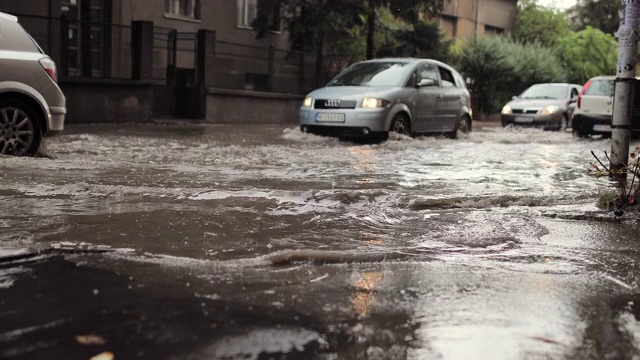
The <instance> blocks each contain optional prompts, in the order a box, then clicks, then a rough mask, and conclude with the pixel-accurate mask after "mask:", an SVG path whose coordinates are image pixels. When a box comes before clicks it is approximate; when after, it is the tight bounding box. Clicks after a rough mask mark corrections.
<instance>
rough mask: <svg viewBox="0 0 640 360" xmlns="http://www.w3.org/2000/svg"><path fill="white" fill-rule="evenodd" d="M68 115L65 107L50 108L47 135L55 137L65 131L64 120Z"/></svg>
mask: <svg viewBox="0 0 640 360" xmlns="http://www.w3.org/2000/svg"><path fill="white" fill-rule="evenodd" d="M66 114H67V109H66V108H65V107H55V106H52V107H50V108H49V118H48V119H47V135H53V134H56V133H59V132H61V131H62V130H64V119H65V116H66Z"/></svg>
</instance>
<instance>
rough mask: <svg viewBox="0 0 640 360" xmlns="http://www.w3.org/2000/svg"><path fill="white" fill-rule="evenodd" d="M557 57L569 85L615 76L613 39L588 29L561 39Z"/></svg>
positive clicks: (615, 51)
mask: <svg viewBox="0 0 640 360" xmlns="http://www.w3.org/2000/svg"><path fill="white" fill-rule="evenodd" d="M556 53H557V54H558V58H559V59H560V62H561V63H562V65H563V66H564V68H565V69H567V74H568V80H569V81H571V82H574V83H578V84H583V83H585V82H586V81H587V80H588V79H589V78H591V77H594V76H597V75H615V73H616V63H617V60H618V43H617V42H616V39H615V38H614V37H613V36H611V35H609V34H605V33H604V32H602V31H600V30H598V29H594V28H592V27H590V26H587V27H586V29H584V30H582V31H578V32H575V33H571V34H569V35H568V36H565V37H564V38H562V39H560V41H559V43H558V46H557V49H556Z"/></svg>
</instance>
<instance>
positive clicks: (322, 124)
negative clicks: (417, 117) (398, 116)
mask: <svg viewBox="0 0 640 360" xmlns="http://www.w3.org/2000/svg"><path fill="white" fill-rule="evenodd" d="M318 114H322V115H324V114H333V115H335V116H337V117H340V120H333V121H322V120H319V119H318V116H319V115H318ZM333 115H332V116H333ZM388 117H389V109H388V108H381V109H335V110H323V109H311V108H301V109H300V112H299V117H298V118H299V122H300V127H301V128H303V127H306V128H308V129H314V130H319V131H322V130H323V129H324V131H329V130H331V129H334V130H335V132H338V133H339V132H341V131H343V132H346V133H354V134H357V133H358V132H360V133H362V134H363V135H366V134H365V133H367V132H384V131H388V130H389V128H388V126H389V124H388V121H387V119H388ZM329 132H331V131H329Z"/></svg>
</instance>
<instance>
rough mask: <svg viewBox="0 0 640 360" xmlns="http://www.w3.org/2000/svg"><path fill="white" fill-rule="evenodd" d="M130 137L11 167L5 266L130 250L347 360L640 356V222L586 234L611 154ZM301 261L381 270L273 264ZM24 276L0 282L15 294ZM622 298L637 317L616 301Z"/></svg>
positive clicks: (555, 148) (497, 133) (443, 142)
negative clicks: (291, 254) (298, 322)
mask: <svg viewBox="0 0 640 360" xmlns="http://www.w3.org/2000/svg"><path fill="white" fill-rule="evenodd" d="M123 126H124V125H123ZM124 127H125V129H121V128H117V127H114V128H108V127H96V128H92V127H79V128H78V129H80V130H83V131H86V132H87V133H81V132H82V131H79V132H73V131H70V132H67V133H65V134H62V135H61V136H59V137H56V138H51V139H49V140H48V141H49V144H48V147H49V151H50V152H51V153H52V154H53V156H54V159H42V158H39V159H32V158H13V157H0V166H1V167H2V171H0V213H1V214H3V216H2V218H0V228H1V229H2V231H1V232H0V241H2V244H1V245H0V247H7V248H9V247H11V248H13V250H11V251H6V250H2V249H0V256H3V254H4V255H7V254H14V253H15V251H16V250H15V248H24V247H29V246H33V245H42V246H43V247H46V245H51V244H53V245H55V244H67V243H70V244H81V245H82V246H90V245H91V246H104V247H105V248H112V249H128V250H127V252H115V253H116V254H115V255H110V256H112V257H109V258H108V260H113V259H114V258H116V259H117V260H113V261H114V262H118V261H122V262H125V263H126V261H131V260H132V259H135V260H136V261H139V264H141V265H139V266H140V267H141V268H143V269H144V270H140V271H142V272H145V271H146V272H147V276H149V277H153V276H157V274H162V276H164V271H166V272H169V271H170V269H178V270H175V271H177V272H180V274H178V275H175V278H171V280H172V281H173V280H175V281H180V283H184V282H186V281H184V279H183V277H184V278H189V282H188V284H196V282H202V283H203V284H201V285H200V286H201V287H202V288H203V289H201V290H200V291H201V293H203V294H216V295H217V294H222V295H221V297H222V298H223V299H225V300H226V299H232V300H230V301H233V302H237V303H238V304H240V305H239V306H244V305H247V306H246V307H247V308H251V309H253V308H254V305H256V304H260V305H261V306H269V304H277V309H292V308H295V309H297V310H300V312H304V313H307V312H308V313H313V314H314V315H315V316H316V318H319V319H322V320H326V321H327V323H329V322H330V323H331V325H332V326H334V325H335V324H338V325H335V326H334V327H333V328H332V329H333V330H332V331H336V332H339V333H340V332H341V331H343V332H344V334H346V335H345V338H342V337H339V339H337V340H335V339H334V340H335V343H337V344H339V345H343V347H342V348H341V349H340V351H338V352H337V354H338V356H337V358H346V359H350V358H354V359H359V358H381V359H387V358H394V359H396V358H397V359H405V358H410V359H422V358H453V359H457V358H461V359H468V358H491V359H514V358H584V359H596V358H599V357H598V356H597V355H598V354H606V351H604V352H598V350H593V349H594V348H597V347H598V346H600V347H601V348H603V349H604V348H605V346H604V345H602V344H603V341H604V340H603V339H614V340H613V341H614V342H616V343H617V344H618V345H619V344H622V345H620V346H622V347H623V348H625V349H626V350H624V349H623V350H620V352H619V353H612V354H614V355H615V354H623V355H628V354H630V353H632V352H633V351H637V350H629V349H631V348H633V347H632V346H630V345H629V343H630V341H629V340H628V339H636V338H637V336H638V330H637V317H635V318H634V317H633V316H631V315H632V314H634V315H637V313H638V311H637V305H633V304H629V303H628V302H633V301H636V300H637V299H635V297H634V296H633V294H626V293H625V292H634V291H635V290H636V289H637V288H638V284H640V278H639V275H638V274H639V272H638V271H637V264H638V263H640V259H639V258H638V252H637V250H636V248H637V233H638V229H637V228H638V225H637V224H630V223H623V224H617V223H610V222H595V221H584V220H579V219H583V218H590V217H589V216H586V215H585V213H595V214H598V215H599V216H601V217H606V216H608V215H607V214H606V213H604V214H603V213H598V211H599V210H598V209H596V208H595V206H594V205H593V204H594V203H595V200H596V198H597V196H598V194H599V193H600V192H601V190H602V189H603V188H606V187H607V186H609V185H608V184H605V183H604V182H602V181H599V180H597V179H593V178H591V177H589V176H587V175H586V173H585V172H584V169H585V165H586V164H587V163H588V162H589V161H591V154H590V151H591V150H594V151H596V152H597V151H603V150H608V148H609V147H610V143H609V141H606V140H598V139H588V140H580V141H576V140H574V139H573V138H572V137H571V134H569V133H563V132H543V131H539V130H535V129H526V130H517V129H500V128H491V129H485V130H482V126H476V127H475V128H476V129H478V131H474V132H473V133H471V134H470V135H468V136H463V137H461V139H459V140H450V139H439V138H433V137H420V138H415V139H413V138H407V137H392V139H391V140H390V141H387V142H384V143H381V144H375V145H357V144H354V143H351V142H348V141H339V140H336V139H332V138H322V137H317V136H313V135H309V134H302V133H300V132H299V131H297V129H284V131H283V129H282V128H279V127H263V128H255V127H252V128H247V127H218V126H211V127H208V126H206V125H203V126H197V130H196V131H183V130H180V127H178V126H176V127H175V128H172V127H171V126H168V127H161V128H154V127H153V126H148V127H145V128H143V129H134V130H135V131H126V126H124ZM562 219H569V220H562ZM572 219H573V220H572ZM286 250H301V251H304V250H313V251H317V252H315V253H313V254H315V255H313V256H318V257H322V256H334V257H335V258H338V259H341V258H343V257H342V255H343V254H351V255H353V254H356V255H357V256H350V257H349V256H347V257H344V258H351V259H354V258H355V259H358V260H362V262H363V263H366V264H367V265H368V266H369V267H368V268H366V269H361V268H358V266H357V265H354V264H353V262H351V263H349V264H335V262H336V261H324V262H323V261H321V260H322V259H319V260H320V261H316V262H313V261H300V262H298V263H295V264H290V265H291V266H284V267H279V268H277V269H276V268H272V267H269V265H268V264H267V263H266V262H265V261H264V259H265V258H267V257H268V256H269V255H270V254H274V253H278V252H282V251H286ZM323 251H324V252H323ZM374 252H375V253H376V254H377V255H380V254H383V255H385V256H386V254H387V253H393V254H401V255H407V256H395V257H393V261H391V259H388V258H385V257H380V256H378V257H376V258H369V259H368V258H367V255H369V254H372V253H374ZM323 254H324V255H323ZM372 259H373V260H372ZM381 259H383V260H382V261H381ZM154 260H155V262H154ZM260 260H261V261H260ZM311 260H313V259H311ZM105 261H106V260H105ZM143 261H147V262H146V263H144V262H143ZM324 263H333V266H331V267H329V265H318V264H324ZM221 264H225V265H227V264H233V265H234V266H227V267H224V266H220V265H221ZM105 266H106V265H105ZM157 267H161V268H162V271H158V269H157ZM388 268H391V269H392V270H388ZM183 269H186V270H183ZM119 270H121V271H122V272H123V273H125V274H126V273H127V271H131V270H130V269H129V267H128V266H127V265H123V266H122V268H121V269H119ZM21 271H22V270H21ZM25 271H26V270H25ZM194 273H195V275H194ZM16 274H17V275H20V274H22V272H18V273H15V274H14V273H10V272H7V271H4V272H3V273H2V274H0V289H4V288H7V289H11V288H12V286H14V285H13V283H14V279H15V277H16V276H17V275H16ZM149 274H152V275H149ZM176 279H178V280H176ZM621 284H624V285H625V286H622V285H621ZM191 286H192V285H189V286H188V287H189V289H191ZM193 286H194V287H195V285H193ZM251 286H254V287H255V288H257V289H258V290H255V289H253V288H251ZM265 289H266V290H265ZM189 291H190V290H189ZM267 291H268V292H267ZM621 292H622V293H623V295H624V296H627V298H629V299H628V301H627V302H625V303H621V304H618V303H617V302H616V303H614V304H612V303H611V301H612V300H611V299H618V298H621V297H623V296H620V293H621ZM258 294H259V295H258ZM265 294H268V295H269V298H270V299H269V301H268V302H265V301H264V297H265ZM383 294H384V295H383ZM216 299H218V297H217V296H216ZM302 299H304V301H303V300H302ZM603 299H606V300H607V301H608V302H607V301H602V300H603ZM609 300H611V301H609ZM274 306H275V305H274ZM318 313H320V314H318ZM261 315H262V314H261ZM354 319H355V320H354ZM602 319H605V320H602ZM611 319H614V320H611ZM634 321H635V322H634ZM334 323H335V324H334ZM345 324H346V325H345ZM314 331H315V330H314ZM294 332H295V331H294ZM253 334H254V335H256V336H261V334H262V332H258V333H253ZM313 334H314V336H315V332H314V333H313ZM303 335H304V334H303ZM340 335H342V333H340ZM234 339H235V340H237V339H242V340H243V341H239V342H238V344H241V346H244V344H245V342H244V340H246V339H249V340H253V339H254V337H249V338H247V337H242V336H241V337H239V338H234ZM235 340H234V341H235ZM341 341H342V342H341ZM593 344H596V345H597V346H595V345H594V346H595V347H591V348H590V347H589V346H591V345H593ZM265 346H268V344H267V345H265ZM627 348H629V349H627ZM594 354H595V355H594ZM572 355H576V356H572ZM328 358H330V357H328ZM613 358H625V357H624V356H622V357H615V356H614V357H613ZM626 358H633V357H631V356H629V357H626Z"/></svg>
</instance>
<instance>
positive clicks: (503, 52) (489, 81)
mask: <svg viewBox="0 0 640 360" xmlns="http://www.w3.org/2000/svg"><path fill="white" fill-rule="evenodd" d="M459 68H460V70H461V72H462V73H463V74H464V76H465V77H469V78H471V79H472V85H471V87H470V90H471V93H472V101H473V106H474V109H473V110H474V114H477V115H480V114H482V113H495V112H498V111H500V109H501V108H502V106H503V105H504V104H505V103H506V102H507V101H509V99H510V98H511V97H512V96H513V95H517V94H520V93H521V92H522V91H523V90H525V89H526V88H528V87H529V86H531V85H533V84H537V83H545V82H564V81H566V79H567V76H566V75H565V70H564V68H563V67H562V66H561V65H559V62H558V59H557V57H556V55H555V53H554V51H553V50H552V49H550V48H547V47H544V46H542V45H540V44H538V43H532V44H521V43H518V42H514V41H512V40H509V39H507V38H505V37H488V36H481V37H476V38H474V39H470V40H468V41H467V42H466V43H464V44H463V45H462V49H461V50H460V52H459Z"/></svg>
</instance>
